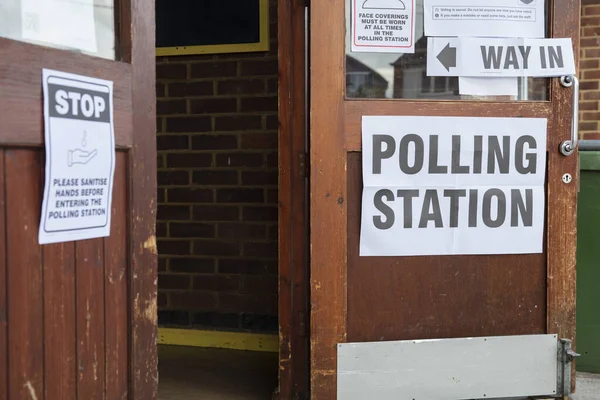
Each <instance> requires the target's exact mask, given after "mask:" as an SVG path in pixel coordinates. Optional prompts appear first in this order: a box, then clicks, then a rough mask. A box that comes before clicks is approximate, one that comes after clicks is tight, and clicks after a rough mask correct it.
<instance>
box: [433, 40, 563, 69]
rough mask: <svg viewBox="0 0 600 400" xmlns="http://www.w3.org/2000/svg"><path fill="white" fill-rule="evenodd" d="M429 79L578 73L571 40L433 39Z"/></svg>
mask: <svg viewBox="0 0 600 400" xmlns="http://www.w3.org/2000/svg"><path fill="white" fill-rule="evenodd" d="M428 51H429V52H430V53H431V54H436V57H435V58H434V57H429V58H428V60H427V75H428V76H463V77H521V76H532V77H553V76H564V75H572V74H575V58H574V54H573V46H572V42H571V39H495V38H450V39H448V38H429V41H428Z"/></svg>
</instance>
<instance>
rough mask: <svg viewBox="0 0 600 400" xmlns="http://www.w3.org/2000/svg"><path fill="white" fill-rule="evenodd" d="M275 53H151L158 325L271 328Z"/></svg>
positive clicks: (273, 16) (274, 269) (274, 300)
mask: <svg viewBox="0 0 600 400" xmlns="http://www.w3.org/2000/svg"><path fill="white" fill-rule="evenodd" d="M272 3H273V4H272V7H271V9H270V16H271V51H270V52H268V53H265V52H261V53H239V54H223V55H206V56H185V57H161V58H157V60H156V63H157V70H156V72H157V85H156V91H157V103H158V104H157V115H158V118H157V131H158V133H157V146H158V225H157V237H158V249H159V279H158V288H159V324H160V325H161V326H178V327H194V328H199V329H206V328H209V329H234V330H235V329H244V330H252V331H265V330H266V331H268V330H276V329H277V125H278V123H277V43H276V40H277V37H276V32H277V27H276V17H277V11H276V8H275V5H276V1H272Z"/></svg>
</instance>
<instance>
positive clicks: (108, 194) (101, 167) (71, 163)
mask: <svg viewBox="0 0 600 400" xmlns="http://www.w3.org/2000/svg"><path fill="white" fill-rule="evenodd" d="M43 92H44V125H45V126H44V133H45V135H44V137H45V141H46V182H45V188H44V201H43V204H42V214H41V221H40V230H39V243H40V244H47V243H59V242H68V241H74V240H84V239H91V238H97V237H105V236H109V235H110V216H111V215H110V214H111V213H110V211H111V202H112V190H113V178H114V170H115V137H114V124H113V83H112V82H111V81H105V80H100V79H95V78H90V77H86V76H80V75H74V74H69V73H64V72H59V71H52V70H48V69H44V70H43Z"/></svg>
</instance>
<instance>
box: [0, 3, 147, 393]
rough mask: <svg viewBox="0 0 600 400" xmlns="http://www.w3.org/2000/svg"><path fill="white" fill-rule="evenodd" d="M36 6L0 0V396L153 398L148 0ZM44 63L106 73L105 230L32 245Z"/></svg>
mask: <svg viewBox="0 0 600 400" xmlns="http://www.w3.org/2000/svg"><path fill="white" fill-rule="evenodd" d="M43 3H44V4H46V3H47V2H43ZM41 4H42V2H31V1H21V2H19V1H17V2H3V4H2V6H0V10H1V11H0V13H1V16H0V19H1V20H2V24H1V25H2V28H0V36H1V37H2V38H0V121H1V123H0V355H1V356H0V399H2V400H5V399H6V400H8V399H10V400H12V399H36V400H41V399H48V400H50V399H56V400H68V399H86V400H91V399H111V400H112V399H128V398H131V399H133V398H135V399H153V398H155V397H156V386H157V373H156V349H155V345H156V240H155V236H154V230H155V207H156V201H155V195H156V186H155V179H156V166H155V162H156V151H155V143H156V142H155V119H154V118H155V117H154V115H155V91H154V85H155V73H154V69H155V67H154V64H155V63H154V53H155V50H154V3H153V2H147V1H140V0H122V1H117V2H115V3H113V1H112V0H95V1H89V2H87V1H86V2H79V3H76V4H75V3H71V4H72V5H71V6H65V4H64V2H56V3H53V5H51V6H50V7H42V6H41ZM48 4H50V3H48ZM73 4H75V5H73ZM61 7H62V8H61ZM64 7H72V8H71V9H70V10H71V11H72V13H71V11H70V12H68V13H65V12H63V11H64V10H65V9H64ZM57 21H58V22H57ZM74 27H79V28H74ZM78 41H79V42H78ZM78 43H79V44H80V45H81V47H78ZM65 47H66V48H73V47H75V48H76V50H75V51H70V50H61V49H59V48H62V49H64V48H65ZM77 50H84V51H77ZM43 68H49V69H54V70H59V71H64V72H69V73H75V74H80V75H85V76H89V77H95V78H100V79H106V80H111V81H113V83H114V121H115V137H116V150H117V151H116V167H115V178H114V179H115V181H114V187H113V203H112V224H111V235H110V236H109V237H106V238H101V239H92V240H85V241H77V242H67V243H60V244H52V245H44V246H40V245H38V227H39V222H40V211H41V202H42V194H43V187H44V168H45V150H44V124H43V121H44V119H43V98H42V69H43Z"/></svg>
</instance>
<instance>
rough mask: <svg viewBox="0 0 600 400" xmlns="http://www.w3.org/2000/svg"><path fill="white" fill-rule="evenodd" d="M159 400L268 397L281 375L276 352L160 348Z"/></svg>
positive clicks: (179, 347)
mask: <svg viewBox="0 0 600 400" xmlns="http://www.w3.org/2000/svg"><path fill="white" fill-rule="evenodd" d="M158 371H159V384H158V399H159V400H183V399H190V400H192V399H202V400H223V399H227V400H268V399H270V398H271V395H272V394H273V392H274V390H275V388H276V386H277V376H278V372H277V371H278V356H277V353H265V352H250V351H239V350H224V349H206V348H199V347H182V346H164V345H162V346H159V347H158Z"/></svg>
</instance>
